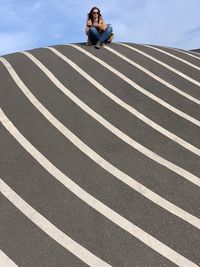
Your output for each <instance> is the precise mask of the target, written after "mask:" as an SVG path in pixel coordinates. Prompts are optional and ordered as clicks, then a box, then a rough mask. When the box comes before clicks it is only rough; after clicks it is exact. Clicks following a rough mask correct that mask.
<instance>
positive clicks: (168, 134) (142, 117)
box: [26, 47, 200, 156]
mask: <svg viewBox="0 0 200 267" xmlns="http://www.w3.org/2000/svg"><path fill="white" fill-rule="evenodd" d="M48 49H50V50H51V51H52V52H53V53H55V54H56V55H57V56H58V57H60V58H61V59H63V60H64V61H65V62H67V63H68V64H69V65H70V66H71V67H72V68H73V69H75V70H76V71H77V72H78V73H79V74H81V75H82V76H83V77H84V78H85V79H87V80H88V81H89V82H90V83H91V84H92V85H94V86H95V87H96V88H97V89H98V90H99V91H101V92H102V93H103V94H105V95H106V96H107V97H109V98H110V99H111V100H112V101H114V102H115V103H117V104H118V105H120V106H121V107H123V108H124V109H126V110H127V111H128V112H130V113H131V114H133V115H134V116H135V117H137V118H138V119H140V120H141V121H143V122H144V123H146V124H147V125H149V126H150V127H152V128H154V129H155V130H156V131H158V132H160V133H162V134H163V135H165V136H166V137H167V138H169V139H171V140H172V141H174V142H176V143H178V144H179V145H181V146H182V147H184V148H186V149H187V150H189V151H191V152H193V153H194V154H196V155H198V156H200V149H198V148H197V147H195V146H193V145H191V144H190V143H188V142H186V141H185V140H183V139H182V138H180V137H178V136H176V135H175V134H173V133H171V132H170V131H168V130H166V129H165V128H163V127H161V126H160V125H158V124H157V123H155V122H154V121H152V120H150V119H149V118H147V117H146V116H145V115H143V114H142V113H140V112H138V111H137V110H136V109H134V108H133V107H131V106H130V105H128V104H126V103H125V102H124V101H122V100H121V99H120V98H118V97H117V96H115V95H114V94H113V93H111V92H110V91H109V90H108V89H106V88H105V87H104V86H102V85H101V84H100V83H98V82H97V81H96V80H95V79H93V78H92V77H91V76H90V75H88V74H87V73H86V72H85V71H84V70H82V69H81V68H80V67H79V66H78V65H76V64H75V63H74V62H72V61H71V60H70V59H68V58H67V57H66V56H64V55H63V54H61V53H60V52H59V51H57V50H54V48H51V47H49V48H48ZM26 55H27V56H28V55H30V53H26ZM29 58H30V59H31V60H33V56H32V55H31V57H30V56H29ZM35 62H36V61H35ZM37 62H38V61H37ZM38 67H39V65H38ZM41 67H42V66H41ZM41 69H42V68H41ZM49 77H52V76H51V74H50V76H49ZM58 85H59V83H56V86H57V87H59V88H64V87H63V85H61V86H58ZM63 92H64V93H65V94H66V95H67V96H68V97H69V96H70V95H71V97H70V98H71V99H73V101H74V102H75V98H77V97H76V96H75V97H72V96H73V94H72V93H71V92H70V91H69V94H68V93H67V91H66V90H65V88H64V89H63ZM80 101H81V100H80V99H78V101H76V102H75V103H76V104H78V103H80ZM90 110H91V109H90Z"/></svg>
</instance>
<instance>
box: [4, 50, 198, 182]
mask: <svg viewBox="0 0 200 267" xmlns="http://www.w3.org/2000/svg"><path fill="white" fill-rule="evenodd" d="M24 54H26V55H27V56H28V57H29V58H31V60H32V61H34V63H35V64H36V65H37V66H38V67H39V68H40V69H41V70H42V71H43V72H44V73H45V74H46V75H47V77H48V78H49V79H50V80H51V81H52V82H53V83H54V84H55V85H56V86H57V87H58V88H59V89H60V90H61V91H62V92H63V93H64V94H65V95H66V96H67V97H69V98H70V99H71V100H72V101H73V102H75V103H76V104H77V105H78V106H79V107H81V109H82V110H83V111H85V112H86V113H87V114H89V115H90V116H91V117H93V118H94V119H95V120H97V121H98V122H99V123H100V124H101V125H103V126H104V127H105V128H106V129H108V130H109V131H110V132H112V133H113V134H114V135H116V136H117V137H118V138H120V139H121V140H122V141H124V142H125V143H127V144H128V145H130V146H131V147H132V148H134V149H136V150H138V151H139V152H140V153H142V154H144V155H145V156H147V157H149V158H150V159H152V160H154V161H155V162H157V163H158V164H160V165H162V166H164V167H166V168H168V169H170V170H171V171H173V172H175V173H177V174H178V175H180V176H182V177H183V178H185V179H186V180H188V181H190V182H192V183H194V184H195V185H198V186H200V179H199V177H197V176H196V175H194V174H192V173H190V172H188V171H186V170H185V169H183V168H181V167H179V166H177V165H175V164H174V163H172V162H170V161H168V160H166V159H164V158H162V157H160V156H159V155H157V154H156V153H154V152H153V151H151V150H149V149H148V148H146V147H144V146H143V145H141V144H140V143H138V142H136V141H135V140H133V139H132V138H130V137H129V136H128V135H126V134H125V133H123V132H122V131H120V130H119V129H118V128H116V127H115V126H114V125H112V124H111V123H109V122H108V121H107V120H105V119H104V118H103V117H101V116H100V115H99V114H98V113H96V112H95V111H94V110H93V109H91V108H90V107H89V106H87V105H86V104H85V103H84V102H82V101H81V100H80V99H79V98H77V97H76V96H75V95H74V94H72V93H71V92H70V90H69V89H67V88H66V87H65V86H64V85H63V84H62V83H61V82H60V81H59V80H58V79H57V78H56V77H55V76H54V75H53V73H52V72H50V71H49V70H48V69H47V68H46V67H45V66H44V65H43V64H42V63H41V62H40V61H39V60H38V59H36V58H35V57H34V56H33V55H31V54H29V53H28V52H24ZM0 60H1V59H0ZM1 61H3V64H4V66H5V67H6V68H7V70H8V71H9V73H10V75H11V77H13V79H14V80H15V82H16V84H17V85H18V86H19V88H21V90H22V91H23V93H24V94H25V95H26V96H27V97H28V96H29V95H30V93H31V92H30V90H29V89H28V88H27V87H26V85H24V83H23V82H22V80H21V79H20V78H19V76H18V75H17V73H16V72H15V71H14V69H13V68H12V66H11V65H10V64H9V63H8V61H6V60H5V59H2V60H1ZM14 76H15V77H16V78H15V77H14ZM28 98H29V97H28Z"/></svg>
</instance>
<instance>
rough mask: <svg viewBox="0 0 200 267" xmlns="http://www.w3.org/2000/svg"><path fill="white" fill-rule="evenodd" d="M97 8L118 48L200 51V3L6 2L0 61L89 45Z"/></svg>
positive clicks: (1, 9) (1, 4)
mask: <svg viewBox="0 0 200 267" xmlns="http://www.w3.org/2000/svg"><path fill="white" fill-rule="evenodd" d="M93 6H98V7H99V8H100V9H101V12H102V15H103V17H104V19H105V21H106V22H107V23H111V24H112V26H113V29H114V33H115V39H114V41H116V42H125V41H126V42H133V43H145V44H157V45H163V46H170V47H176V48H183V49H195V48H200V15H199V12H200V0H129V1H125V0H124V1H118V0H110V1H108V0H107V1H104V0H101V1H90V0H87V1H86V0H80V1H77V0H38V1H37V0H35V1H33V0H0V55H3V54H9V53H12V52H15V51H23V50H28V49H32V48H37V47H44V46H48V45H54V44H63V43H75V42H84V41H85V40H86V36H85V32H84V29H85V21H86V15H87V13H88V11H89V10H90V9H91V8H92V7H93Z"/></svg>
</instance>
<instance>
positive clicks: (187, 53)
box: [169, 47, 200, 60]
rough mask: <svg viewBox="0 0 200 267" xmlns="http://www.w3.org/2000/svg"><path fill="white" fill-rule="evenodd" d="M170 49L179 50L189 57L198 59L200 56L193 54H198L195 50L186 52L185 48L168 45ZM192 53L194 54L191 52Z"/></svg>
mask: <svg viewBox="0 0 200 267" xmlns="http://www.w3.org/2000/svg"><path fill="white" fill-rule="evenodd" d="M169 48H170V49H172V50H175V51H177V52H180V53H181V54H186V55H188V56H191V57H193V58H196V59H199V60H200V57H197V56H195V55H194V54H198V55H200V54H199V53H197V52H194V51H190V52H186V51H185V50H180V49H176V48H172V47H169ZM193 53H194V54H193Z"/></svg>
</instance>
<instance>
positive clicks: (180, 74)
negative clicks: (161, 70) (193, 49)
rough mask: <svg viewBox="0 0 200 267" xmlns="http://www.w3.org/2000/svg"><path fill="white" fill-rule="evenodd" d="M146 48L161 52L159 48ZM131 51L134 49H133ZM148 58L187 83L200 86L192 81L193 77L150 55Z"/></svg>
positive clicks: (199, 83)
mask: <svg viewBox="0 0 200 267" xmlns="http://www.w3.org/2000/svg"><path fill="white" fill-rule="evenodd" d="M145 46H146V47H149V48H152V49H154V50H160V49H159V48H155V47H152V46H149V45H145ZM131 49H132V48H131ZM137 50H139V49H137ZM139 51H140V50H139ZM160 52H163V50H160ZM142 53H144V52H142ZM145 54H146V53H145ZM146 55H148V54H146ZM148 57H149V58H150V57H151V59H152V60H153V61H155V62H156V63H158V64H160V65H162V66H163V67H165V68H167V69H169V70H170V71H172V72H174V73H176V74H177V75H179V76H181V77H182V78H184V79H185V80H187V81H189V82H191V83H193V84H195V85H197V86H200V82H198V81H196V80H194V79H192V78H191V77H189V76H188V75H186V74H184V73H182V72H181V71H179V70H177V69H175V68H173V67H171V66H169V65H168V64H166V63H164V62H162V61H160V60H158V59H155V58H154V57H152V56H150V55H149V56H148Z"/></svg>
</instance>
